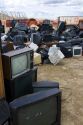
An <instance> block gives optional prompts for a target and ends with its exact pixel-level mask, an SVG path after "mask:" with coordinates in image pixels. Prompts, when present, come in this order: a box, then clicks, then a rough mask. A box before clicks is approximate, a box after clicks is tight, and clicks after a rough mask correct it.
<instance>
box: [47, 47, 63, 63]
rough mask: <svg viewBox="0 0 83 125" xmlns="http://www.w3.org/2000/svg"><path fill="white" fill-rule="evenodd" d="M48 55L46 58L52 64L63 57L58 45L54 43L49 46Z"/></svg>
mask: <svg viewBox="0 0 83 125" xmlns="http://www.w3.org/2000/svg"><path fill="white" fill-rule="evenodd" d="M48 55H49V57H48V58H49V60H50V62H51V63H52V64H54V65H56V64H57V63H59V62H60V61H61V60H62V59H63V58H64V55H63V53H62V52H61V51H60V50H59V48H58V47H56V45H53V46H52V47H50V49H49V52H48Z"/></svg>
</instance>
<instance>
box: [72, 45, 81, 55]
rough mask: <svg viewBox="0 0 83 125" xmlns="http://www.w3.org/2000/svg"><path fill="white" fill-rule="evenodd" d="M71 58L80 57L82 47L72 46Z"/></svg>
mask: <svg viewBox="0 0 83 125" xmlns="http://www.w3.org/2000/svg"><path fill="white" fill-rule="evenodd" d="M73 56H74V57H78V56H82V47H81V46H73Z"/></svg>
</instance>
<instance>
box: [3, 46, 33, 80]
mask: <svg viewBox="0 0 83 125" xmlns="http://www.w3.org/2000/svg"><path fill="white" fill-rule="evenodd" d="M2 62H3V72H4V78H5V79H8V80H10V79H13V78H15V77H17V76H19V75H21V74H23V73H26V72H27V71H29V70H31V69H32V68H33V50H32V49H30V48H28V47H26V48H23V49H19V50H14V51H10V52H7V53H4V54H2Z"/></svg>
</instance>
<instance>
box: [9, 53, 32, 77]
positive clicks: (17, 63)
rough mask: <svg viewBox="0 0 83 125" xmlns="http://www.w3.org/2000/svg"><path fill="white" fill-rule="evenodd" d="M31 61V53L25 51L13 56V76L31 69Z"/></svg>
mask: <svg viewBox="0 0 83 125" xmlns="http://www.w3.org/2000/svg"><path fill="white" fill-rule="evenodd" d="M27 58H28V59H27ZM29 63H30V54H27V53H24V54H21V55H18V56H14V57H12V58H11V66H12V76H13V77H14V76H16V75H18V74H19V73H23V72H25V71H26V70H27V69H30V65H29Z"/></svg>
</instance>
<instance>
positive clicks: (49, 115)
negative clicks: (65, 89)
mask: <svg viewBox="0 0 83 125" xmlns="http://www.w3.org/2000/svg"><path fill="white" fill-rule="evenodd" d="M9 105H10V111H11V118H12V121H11V123H12V125H34V124H35V125H60V119H61V92H60V90H59V89H57V88H56V89H50V90H45V91H40V92H37V93H33V94H30V95H26V96H23V97H21V98H18V99H15V100H14V101H13V102H11V103H10V104H9Z"/></svg>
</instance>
